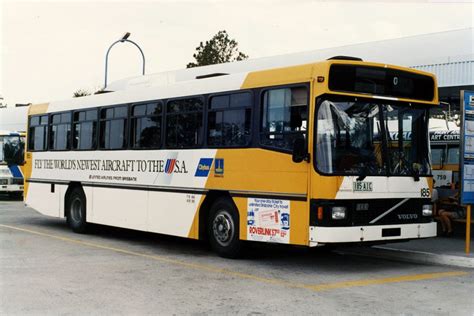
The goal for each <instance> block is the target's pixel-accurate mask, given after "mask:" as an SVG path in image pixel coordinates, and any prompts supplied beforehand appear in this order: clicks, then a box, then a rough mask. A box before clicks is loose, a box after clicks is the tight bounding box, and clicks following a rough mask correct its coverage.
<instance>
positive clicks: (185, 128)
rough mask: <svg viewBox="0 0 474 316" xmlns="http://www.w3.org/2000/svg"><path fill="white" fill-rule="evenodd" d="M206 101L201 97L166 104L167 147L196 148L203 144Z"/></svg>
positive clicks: (171, 101)
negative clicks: (203, 119)
mask: <svg viewBox="0 0 474 316" xmlns="http://www.w3.org/2000/svg"><path fill="white" fill-rule="evenodd" d="M203 111H204V102H203V99H202V98H200V97H193V98H186V99H178V100H170V101H168V103H167V104H166V147H167V148H196V147H199V146H200V145H201V144H202V129H203V128H202V127H203V126H202V118H203V114H202V113H203Z"/></svg>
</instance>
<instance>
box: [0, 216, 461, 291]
mask: <svg viewBox="0 0 474 316" xmlns="http://www.w3.org/2000/svg"><path fill="white" fill-rule="evenodd" d="M0 227H3V228H8V229H12V230H17V231H22V232H26V233H30V234H35V235H39V236H44V237H49V238H53V239H57V240H61V241H65V242H69V243H74V244H78V245H82V246H87V247H92V248H98V249H105V250H111V251H115V252H118V253H123V254H128V255H132V256H137V257H142V258H148V259H152V260H156V261H160V262H165V263H170V264H173V265H179V266H182V267H186V268H191V269H195V270H201V271H207V272H212V273H220V274H224V275H228V276H233V277H239V278H242V279H248V280H254V281H259V282H263V283H268V284H275V285H280V286H284V287H289V288H299V289H307V290H312V291H316V292H320V291H327V290H334V289H341V288H349V287H362V286H369V285H379V284H388V283H399V282H410V281H421V280H432V279H440V278H446V277H455V276H462V275H468V274H469V272H465V271H448V272H435V273H425V274H412V275H401V276H395V277H389V278H380V279H366V280H355V281H344V282H334V283H322V284H304V283H294V282H289V281H285V280H281V279H274V278H265V277H259V276H256V275H252V274H248V273H242V272H237V271H232V270H228V269H222V268H218V267H214V266H211V265H205V264H200V263H189V262H185V261H181V260H176V259H171V258H167V257H164V256H160V255H150V254H146V253H140V252H135V251H130V250H126V249H121V248H116V247H110V246H105V245H101V244H96V243H91V242H87V241H82V240H78V239H72V238H68V237H62V236H58V235H53V234H48V233H44V232H40V231H36V230H31V229H26V228H20V227H16V226H10V225H3V224H0Z"/></svg>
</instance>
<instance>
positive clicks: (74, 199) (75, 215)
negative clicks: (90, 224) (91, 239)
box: [66, 189, 87, 234]
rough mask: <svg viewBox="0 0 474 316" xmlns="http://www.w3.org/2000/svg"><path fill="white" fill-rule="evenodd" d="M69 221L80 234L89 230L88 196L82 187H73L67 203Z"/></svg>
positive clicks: (72, 227)
mask: <svg viewBox="0 0 474 316" xmlns="http://www.w3.org/2000/svg"><path fill="white" fill-rule="evenodd" d="M66 218H67V223H68V225H69V227H71V229H72V230H73V231H74V232H75V233H79V234H83V233H85V232H86V231H87V222H86V196H85V195H84V192H83V191H82V190H81V189H73V191H72V192H71V195H69V199H68V203H67V216H66Z"/></svg>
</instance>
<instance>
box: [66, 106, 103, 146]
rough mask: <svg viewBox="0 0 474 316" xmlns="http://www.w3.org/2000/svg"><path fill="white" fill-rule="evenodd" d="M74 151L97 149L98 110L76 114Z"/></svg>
mask: <svg viewBox="0 0 474 316" xmlns="http://www.w3.org/2000/svg"><path fill="white" fill-rule="evenodd" d="M73 133H74V134H73V140H72V145H73V148H74V149H78V150H92V149H96V148H97V110H87V111H79V112H75V113H74V125H73Z"/></svg>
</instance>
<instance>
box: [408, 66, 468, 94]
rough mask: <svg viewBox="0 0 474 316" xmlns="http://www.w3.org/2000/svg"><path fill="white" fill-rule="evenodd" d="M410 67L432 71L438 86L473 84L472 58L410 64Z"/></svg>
mask: <svg viewBox="0 0 474 316" xmlns="http://www.w3.org/2000/svg"><path fill="white" fill-rule="evenodd" d="M410 68H414V69H418V70H422V71H427V72H431V73H434V74H435V75H436V77H437V79H438V86H439V87H440V88H442V87H453V86H466V85H474V60H467V61H457V62H450V63H443V64H433V65H421V66H411V67H410Z"/></svg>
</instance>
